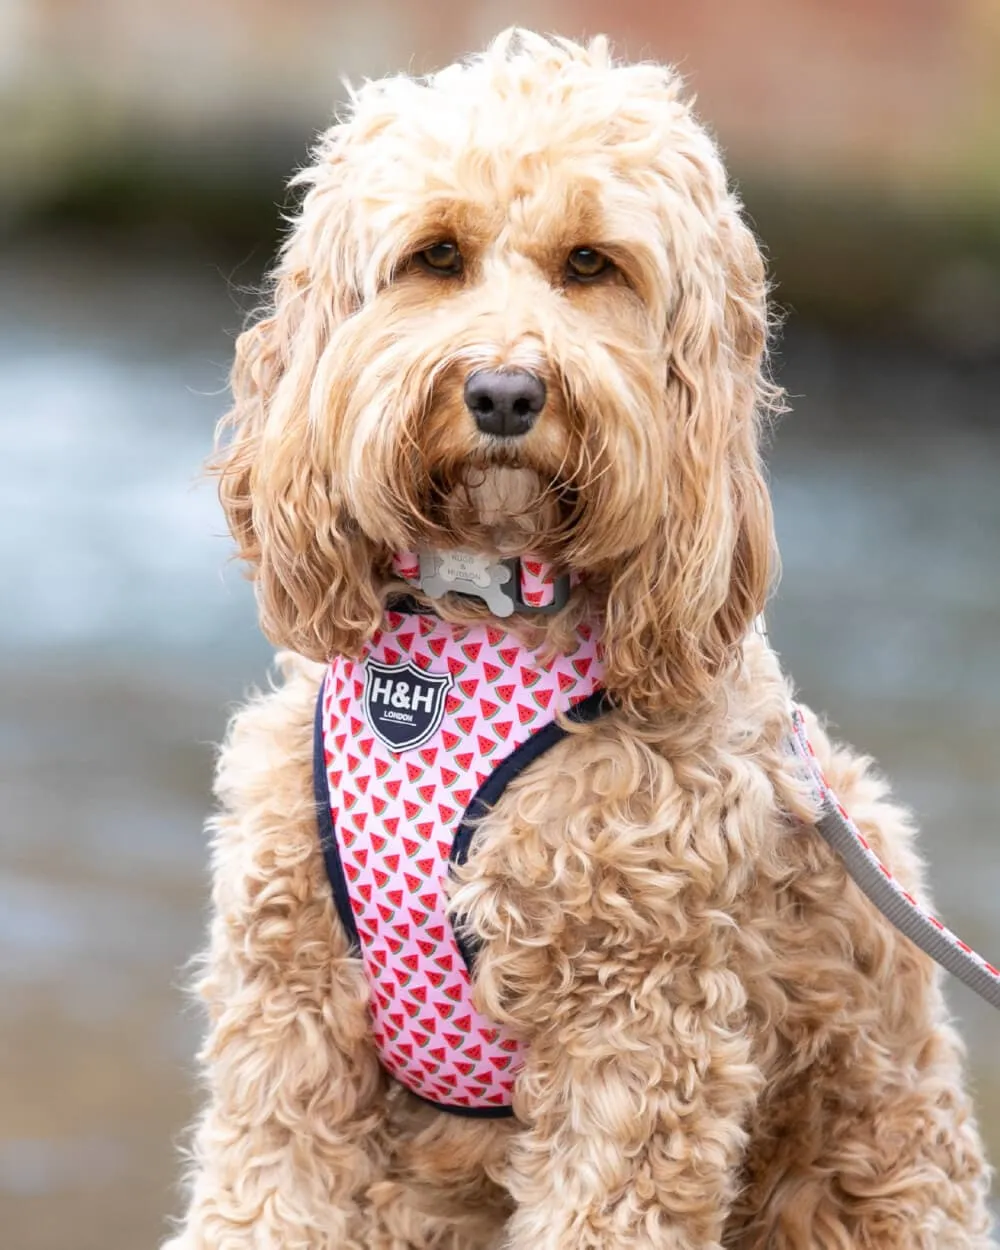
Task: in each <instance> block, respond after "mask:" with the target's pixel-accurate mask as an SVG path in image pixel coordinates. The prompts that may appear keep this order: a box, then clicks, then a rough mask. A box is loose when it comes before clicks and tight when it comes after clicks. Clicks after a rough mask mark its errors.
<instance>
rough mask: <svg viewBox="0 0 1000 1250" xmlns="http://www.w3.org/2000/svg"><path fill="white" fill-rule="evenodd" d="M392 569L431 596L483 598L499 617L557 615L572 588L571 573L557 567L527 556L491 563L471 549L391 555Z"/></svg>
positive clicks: (433, 597) (492, 561) (495, 560)
mask: <svg viewBox="0 0 1000 1250" xmlns="http://www.w3.org/2000/svg"><path fill="white" fill-rule="evenodd" d="M392 565H393V568H394V569H395V571H396V572H397V573H398V574H399V576H400V577H402V578H403V579H404V580H405V581H408V582H409V583H410V584H411V585H412V586H415V587H416V588H417V589H419V590H422V591H423V592H424V594H425V595H427V596H428V598H431V599H439V598H441V597H442V596H443V595H446V594H460V595H469V596H471V597H473V598H476V599H481V600H482V601H483V602H484V603H486V605H487V606H488V607H489V608H490V610H491V612H492V613H493V615H494V616H498V617H505V616H510V615H511V614H512V613H513V612H526V613H529V614H530V613H538V614H546V613H552V612H557V611H558V610H559V609H560V608H561V607H563V606H564V605H565V603H566V600H567V599H568V598H569V592H570V587H571V585H572V584H573V582H572V581H571V577H570V575H569V574H567V573H561V574H557V573H556V571H555V567H554V566H553V565H551V564H547V563H546V562H545V561H544V560H538V559H535V558H534V557H532V556H529V555H525V556H521V557H517V556H515V557H513V558H511V559H492V560H491V559H490V557H489V556H485V555H481V554H478V553H476V552H469V551H420V552H416V551H403V552H400V553H399V554H398V555H396V556H394V557H393V561H392Z"/></svg>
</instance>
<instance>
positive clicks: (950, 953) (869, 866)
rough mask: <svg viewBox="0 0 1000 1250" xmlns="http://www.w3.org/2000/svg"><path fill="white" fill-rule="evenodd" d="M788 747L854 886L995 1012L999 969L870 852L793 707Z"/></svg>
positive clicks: (821, 829) (823, 833)
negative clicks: (818, 803)
mask: <svg viewBox="0 0 1000 1250" xmlns="http://www.w3.org/2000/svg"><path fill="white" fill-rule="evenodd" d="M792 727H793V731H794V732H793V735H792V739H791V747H792V750H793V751H794V753H795V755H796V757H797V758H798V759H800V760H801V761H802V762H803V763H804V764H805V765H806V767H807V768H808V770H809V776H810V777H811V779H812V780H813V782H814V784H815V785H816V788H817V791H818V793H819V795H820V797H821V799H822V802H823V810H822V812H821V814H820V817H819V819H818V821H817V822H816V828H817V830H818V831H819V833H820V835H821V836H822V837H823V838H824V839H825V840H826V842H827V843H828V844H829V845H830V846H831V847H832V848H833V850H834V851H835V852H836V853H837V855H839V856H840V858H841V859H842V860H843V862H844V866H845V867H846V869H847V871H848V873H849V874H850V876H851V878H852V879H853V881H854V883H855V884H856V885H857V886H858V888H859V889H860V890H861V891H862V893H864V894H865V895H866V896H867V897H868V899H869V900H870V901H871V902H872V903H873V904H874V905H875V906H876V907H877V908H878V910H879V911H880V912H881V913H882V915H883V916H885V918H886V919H887V920H888V921H889V922H890V923H891V924H893V925H895V927H896V928H897V929H898V930H899V931H900V933H902V934H903V935H904V937H907V938H909V939H910V941H911V942H913V943H915V944H916V945H917V946H919V947H920V949H921V950H922V951H923V952H924V953H925V954H927V955H930V957H931V958H932V959H933V960H935V961H936V962H937V963H939V964H940V965H941V967H942V968H945V969H946V970H947V971H948V972H950V973H951V974H952V976H955V977H957V978H958V979H959V980H960V981H961V982H962V983H963V984H964V985H967V986H968V987H969V988H970V989H971V990H975V992H976V993H977V994H978V995H979V996H980V997H981V998H984V999H985V1000H986V1002H988V1003H989V1004H990V1006H992V1007H996V1008H997V1009H998V1010H1000V969H997V968H995V967H994V966H993V964H991V963H988V962H987V961H986V960H985V959H984V958H983V957H982V955H979V954H977V953H976V952H975V951H974V950H973V949H972V947H971V946H968V945H966V943H965V942H963V941H962V939H961V938H959V937H956V936H955V934H954V933H952V932H951V930H950V929H948V928H946V927H945V925H943V924H942V923H941V921H940V920H938V918H937V917H936V916H933V915H931V913H930V912H929V911H926V910H925V909H924V908H923V907H921V906H920V904H919V903H918V902H917V900H916V899H915V898H914V897H913V895H912V894H910V893H909V892H908V891H907V890H904V889H903V887H902V886H901V885H900V884H899V882H898V881H897V880H896V879H895V877H893V875H892V873H891V872H890V871H889V869H888V868H886V866H885V864H883V863H882V861H881V860H880V859H879V857H878V856H877V855H876V854H875V852H874V851H873V850H872V848H871V845H870V844H869V843H868V841H867V840H866V839H865V837H864V835H863V834H862V833H861V830H860V829H859V828H858V827H857V825H856V824H855V823H854V821H853V820H851V818H850V816H849V815H848V814H847V812H846V811H845V810H844V808H843V807H842V805H841V804H840V802H839V801H838V799H837V796H836V795H835V794H834V792H833V791H832V790H831V789H830V786H829V784H828V783H827V780H826V778H825V777H824V775H823V770H822V769H821V768H820V765H819V761H818V760H817V759H816V755H815V752H814V751H813V749H812V744H811V743H810V741H809V738H808V736H807V734H806V728H805V718H804V716H803V715H802V711H801V709H799V708H798V707H795V708H793V709H792Z"/></svg>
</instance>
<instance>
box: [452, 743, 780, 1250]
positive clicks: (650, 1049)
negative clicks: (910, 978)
mask: <svg viewBox="0 0 1000 1250" xmlns="http://www.w3.org/2000/svg"><path fill="white" fill-rule="evenodd" d="M721 825H722V815H721V806H720V805H719V804H716V805H715V807H714V810H711V809H710V808H709V807H708V805H707V804H706V803H704V802H702V803H701V804H700V805H699V802H698V801H697V800H696V798H695V797H694V794H693V792H692V791H691V790H685V789H682V787H681V786H679V785H678V784H676V783H675V781H674V779H673V776H672V774H671V771H670V769H669V767H668V766H667V765H666V764H665V762H664V761H663V760H662V759H660V758H659V757H657V756H656V755H654V753H653V752H651V751H649V750H648V749H646V748H645V747H643V746H642V745H641V744H639V743H636V742H634V741H629V740H628V738H627V737H626V736H625V735H624V734H622V735H621V736H620V737H619V736H618V735H617V733H616V732H615V731H614V730H612V729H610V728H605V729H603V730H602V732H601V736H600V737H598V738H596V739H589V740H585V741H582V742H581V741H579V740H571V741H570V742H568V743H564V744H562V745H561V746H560V747H558V748H556V749H555V750H554V751H552V752H551V753H550V755H548V756H547V757H545V759H544V760H543V761H542V762H541V764H540V766H536V767H535V768H534V769H532V771H531V773H530V774H528V775H527V776H525V777H524V778H523V779H521V780H519V781H518V782H517V783H515V785H514V786H512V787H511V789H510V790H509V791H508V793H507V795H506V796H505V799H504V802H503V804H501V805H500V806H499V807H498V808H497V810H496V811H495V812H494V813H493V814H492V815H491V816H490V817H489V818H488V820H485V821H484V822H483V825H482V827H481V830H480V837H479V841H478V844H477V847H476V849H475V851H474V853H473V855H472V857H471V858H470V861H469V863H468V865H467V866H466V868H465V869H463V871H462V874H461V880H462V885H461V887H460V888H459V889H458V891H457V892H456V896H455V899H454V904H455V908H456V911H458V912H459V913H460V914H462V915H464V916H466V917H467V920H468V924H469V926H470V928H471V929H472V930H473V931H474V932H475V933H476V934H477V935H478V936H479V938H480V939H482V941H483V943H484V945H483V950H482V954H481V957H480V959H479V962H478V964H477V972H476V980H477V993H478V995H479V1002H480V1005H481V1007H482V1008H483V1010H485V1012H486V1013H487V1014H488V1015H491V1016H493V1017H494V1018H496V1019H498V1020H502V1021H504V1022H505V1023H507V1024H508V1025H510V1026H511V1027H513V1028H515V1029H517V1030H518V1031H519V1032H520V1033H521V1034H522V1035H523V1036H524V1037H525V1038H526V1040H527V1042H528V1049H527V1058H526V1064H525V1067H524V1069H523V1071H522V1073H521V1075H520V1078H519V1080H518V1086H517V1096H516V1101H515V1111H516V1114H517V1117H518V1119H519V1120H520V1121H521V1122H522V1124H523V1126H524V1127H523V1128H522V1130H521V1132H520V1133H519V1134H518V1136H517V1137H515V1139H514V1141H513V1142H512V1145H511V1158H510V1165H509V1173H508V1177H507V1184H508V1186H509V1188H510V1190H511V1193H512V1195H513V1198H514V1200H515V1202H516V1204H517V1210H516V1211H515V1213H514V1215H513V1216H512V1218H511V1221H510V1224H509V1227H508V1232H507V1241H506V1243H505V1244H506V1246H507V1247H508V1248H509V1250H570V1248H572V1250H584V1248H593V1250H597V1248H598V1247H600V1250H626V1248H637V1247H649V1248H650V1250H651V1248H652V1247H657V1250H668V1248H669V1250H696V1248H697V1250H709V1248H710V1247H717V1246H718V1245H719V1242H720V1237H721V1234H722V1229H723V1224H724V1221H725V1219H726V1214H727V1211H728V1208H729V1204H730V1202H731V1200H732V1198H733V1195H734V1191H735V1188H736V1183H737V1182H736V1178H737V1172H738V1168H739V1165H740V1162H741V1159H742V1154H743V1149H744V1143H745V1139H746V1135H745V1131H744V1123H745V1121H746V1118H747V1114H748V1111H749V1109H750V1108H751V1106H752V1105H753V1103H754V1100H755V1099H756V1097H757V1094H758V1090H759V1088H760V1076H759V1073H758V1071H757V1069H756V1068H755V1067H754V1065H753V1064H752V1062H751V1059H750V1053H749V1052H750V1043H749V1040H748V1035H747V1031H746V1029H745V1020H744V1012H745V1005H746V1000H745V993H744V989H743V986H742V984H741V982H740V979H739V978H738V977H737V976H736V975H734V974H733V973H732V972H731V971H730V968H729V953H730V950H731V938H732V934H733V930H734V926H733V925H732V924H731V921H730V920H729V918H728V916H727V914H726V910H725V906H726V899H725V897H724V892H725V891H726V890H727V889H728V890H733V889H738V888H739V877H738V875H736V876H735V880H734V874H733V872H732V865H731V863H730V858H729V849H728V844H727V839H726V837H725V835H724V834H723V832H722V828H721Z"/></svg>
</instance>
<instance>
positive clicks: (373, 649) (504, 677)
mask: <svg viewBox="0 0 1000 1250" xmlns="http://www.w3.org/2000/svg"><path fill="white" fill-rule="evenodd" d="M501 653H503V654H501ZM369 658H371V659H373V660H375V661H377V662H380V663H384V664H387V663H393V664H396V663H406V662H407V661H408V660H409V661H410V662H412V663H414V664H417V665H419V666H420V667H421V668H424V669H426V670H427V671H428V672H430V673H451V674H452V676H453V685H452V688H451V691H450V693H449V698H448V701H447V704H446V711H445V714H444V719H443V721H442V722H441V725H440V727H439V729H438V731H437V732H436V734H435V735H434V737H433V738H431V739H430V741H429V742H425V743H423V744H421V745H420V746H419V747H414V748H412V749H411V750H408V751H401V752H398V753H397V752H394V751H392V750H390V749H389V748H388V747H387V746H385V745H384V744H383V743H382V742H381V741H380V740H379V739H378V738H377V737H376V736H375V735H374V734H373V733H372V732H371V730H370V728H369V725H368V722H367V720H366V718H365V712H364V700H363V695H364V688H365V675H364V661H365V660H366V659H369ZM602 676H603V666H602V664H601V656H600V644H599V641H598V638H597V635H596V632H595V631H594V630H593V629H592V628H591V627H590V626H589V625H586V624H583V625H581V626H580V629H579V632H578V635H577V645H576V647H575V649H574V650H572V651H571V652H569V653H568V654H566V655H560V656H557V657H555V658H551V659H546V660H544V661H543V660H541V659H540V658H539V657H538V656H537V655H536V654H535V653H533V652H532V651H529V650H528V649H527V648H526V647H524V646H523V645H522V644H521V643H520V642H519V641H518V639H517V638H516V637H515V635H513V634H512V633H509V632H507V631H506V630H504V629H502V628H500V627H499V626H497V625H496V624H494V623H493V622H490V623H483V624H481V625H474V626H456V625H451V624H449V623H447V622H445V621H440V620H438V619H437V617H434V616H429V615H425V614H404V613H401V612H387V614H386V617H385V620H384V622H383V628H382V629H381V630H379V631H377V632H376V634H375V636H374V638H373V639H372V642H371V644H370V645H369V647H368V648H367V649H366V653H365V655H364V657H363V658H362V660H361V661H354V660H350V659H345V658H342V657H338V658H337V659H335V660H334V661H333V663H332V664H331V665H330V667H329V669H328V671H327V674H326V679H325V687H324V694H323V734H324V751H325V754H324V759H325V764H326V772H327V778H328V781H329V787H330V807H331V817H332V824H333V829H334V832H335V836H336V839H337V846H338V850H339V853H340V860H341V863H342V865H343V868H344V875H345V879H346V882H347V888H348V893H349V896H350V903H351V909H352V911H353V912H354V915H355V919H356V924H357V930H358V937H359V939H360V942H361V957H362V960H363V962H364V968H365V973H366V976H367V978H368V981H369V984H370V985H371V990H372V999H371V1013H372V1028H373V1032H374V1037H375V1044H376V1046H377V1048H378V1052H379V1055H380V1057H381V1060H382V1063H383V1065H384V1066H385V1068H386V1069H387V1070H388V1071H389V1072H390V1073H391V1074H392V1075H393V1076H395V1077H396V1078H397V1079H398V1080H399V1081H401V1082H402V1083H403V1084H404V1085H406V1086H407V1087H408V1088H409V1089H411V1090H412V1091H413V1092H414V1093H415V1094H419V1095H420V1096H421V1097H422V1098H426V1099H429V1100H430V1101H431V1102H434V1103H437V1104H439V1105H443V1106H450V1107H455V1108H458V1109H461V1110H466V1109H469V1110H473V1109H475V1110H483V1111H491V1110H492V1111H494V1112H496V1111H497V1110H498V1109H500V1108H504V1107H509V1106H510V1103H511V1099H512V1094H513V1088H514V1080H515V1078H516V1075H517V1071H518V1069H519V1067H520V1065H521V1052H520V1044H519V1043H518V1042H517V1041H515V1040H514V1039H513V1038H511V1037H510V1036H509V1035H507V1034H506V1033H505V1032H504V1031H503V1030H502V1029H498V1028H497V1027H496V1026H495V1025H494V1024H493V1023H492V1022H491V1021H490V1020H488V1019H486V1018H485V1017H483V1016H482V1015H480V1014H479V1013H478V1012H477V1011H476V1009H475V1007H474V1006H473V1005H472V983H471V979H470V976H469V971H468V969H467V968H466V966H465V962H464V960H463V958H462V955H461V953H460V951H459V948H458V945H457V943H456V941H455V935H454V933H453V931H452V927H451V924H450V922H449V920H448V918H447V909H446V902H447V900H446V896H445V891H444V882H445V880H446V878H447V876H448V871H449V856H450V853H451V847H452V844H453V842H454V839H455V834H456V832H457V830H458V827H459V824H460V823H461V819H462V816H463V814H464V811H465V809H466V807H467V806H468V804H469V801H470V799H471V797H472V795H474V794H475V792H476V790H477V789H478V788H479V786H480V785H481V784H482V782H483V781H484V780H485V778H486V777H487V776H488V775H489V774H490V773H491V772H492V771H493V769H494V768H496V766H497V765H498V764H499V763H500V762H501V761H502V760H503V759H504V758H505V757H506V756H508V755H509V754H510V753H511V752H512V751H513V750H514V749H515V748H516V747H518V746H520V745H521V743H523V742H526V741H527V740H528V738H530V737H531V736H532V735H533V734H534V733H536V732H537V731H538V730H539V729H541V728H542V727H543V726H544V725H546V724H548V723H549V722H550V721H552V720H553V719H554V718H555V716H556V713H558V712H565V711H567V710H569V708H571V707H573V706H574V705H575V704H577V703H579V702H581V701H582V700H583V699H586V698H587V697H588V696H590V695H591V694H593V693H594V692H595V691H596V690H597V689H598V688H599V687H600V684H601V679H602ZM511 686H513V687H514V689H513V692H511V691H510V689H509V688H510V687H511ZM499 687H504V688H505V690H506V697H505V696H504V695H502V694H499V693H498V688H499Z"/></svg>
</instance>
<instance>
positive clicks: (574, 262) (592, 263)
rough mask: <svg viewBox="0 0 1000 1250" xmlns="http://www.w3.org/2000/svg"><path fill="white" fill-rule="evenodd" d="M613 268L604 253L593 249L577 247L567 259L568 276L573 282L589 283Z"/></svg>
mask: <svg viewBox="0 0 1000 1250" xmlns="http://www.w3.org/2000/svg"><path fill="white" fill-rule="evenodd" d="M610 268H612V265H611V261H610V260H608V258H607V256H605V255H604V253H603V252H599V251H597V249H596V248H593V247H575V248H574V249H573V251H572V252H570V254H569V256H568V257H567V258H566V276H567V278H569V279H571V280H572V281H576V282H589V281H591V279H593V278H599V277H600V276H601V274H603V273H606V272H607V271H608V270H609V269H610Z"/></svg>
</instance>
